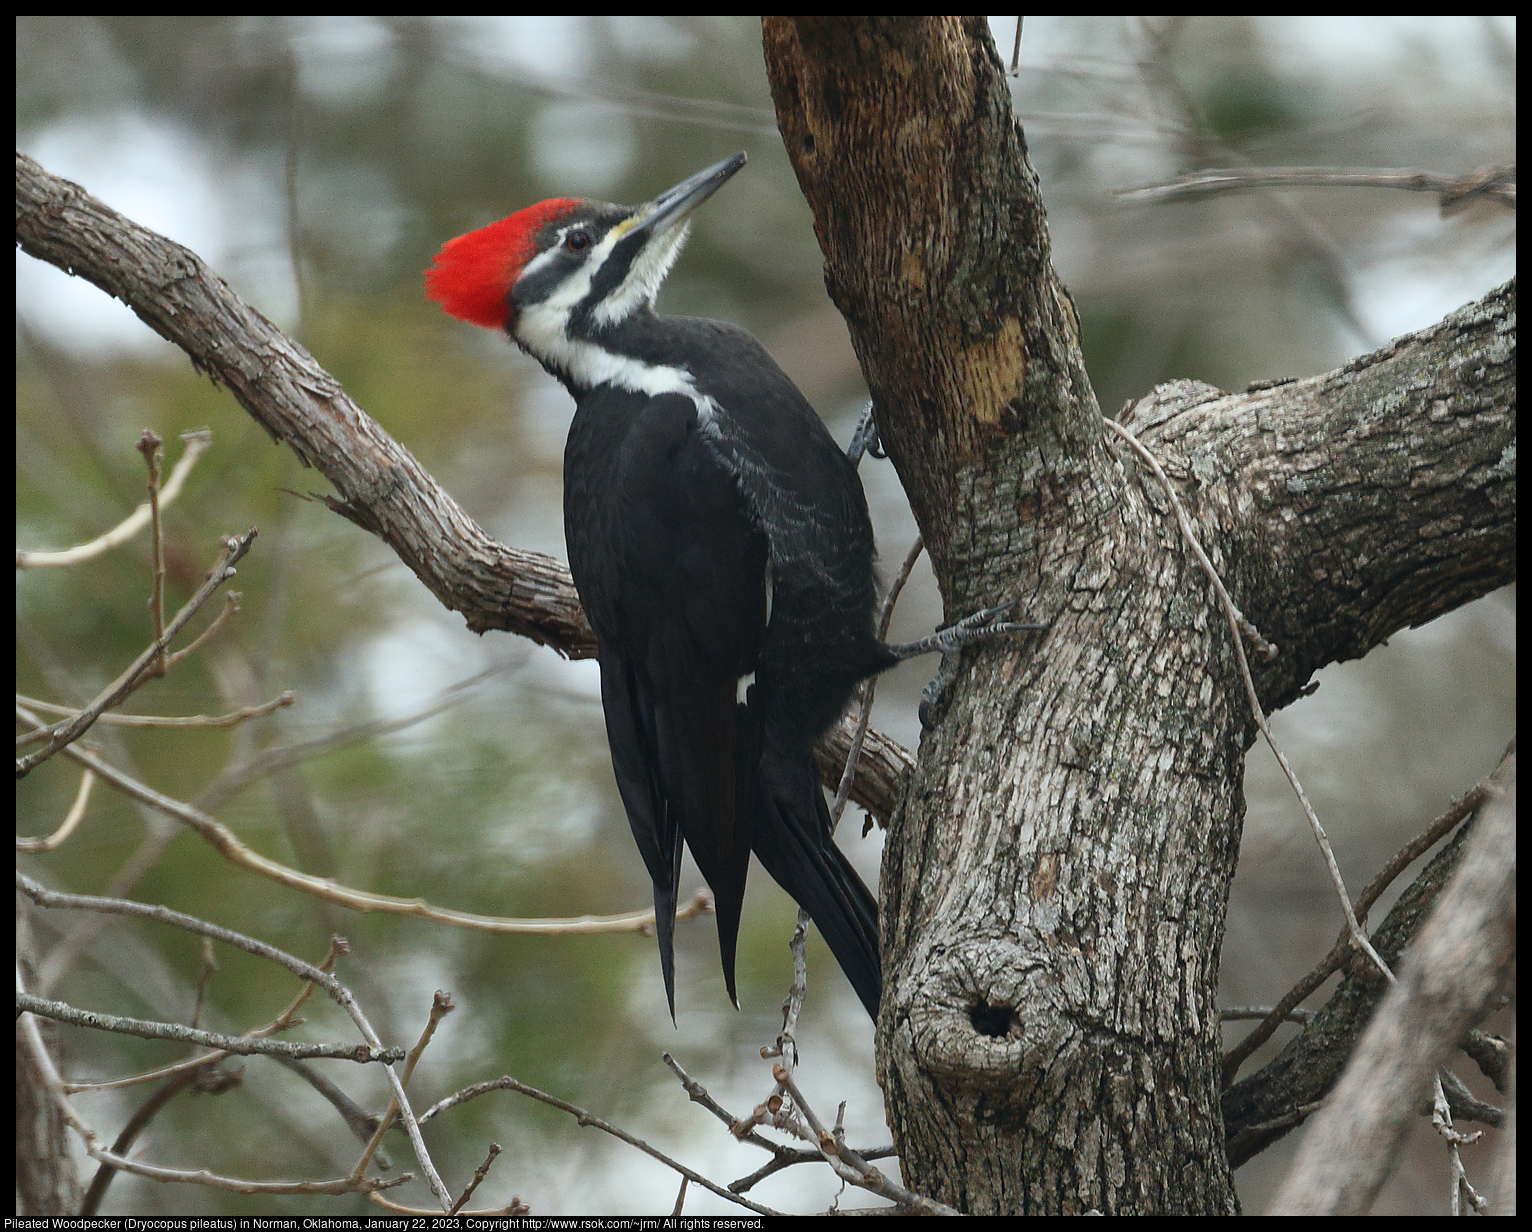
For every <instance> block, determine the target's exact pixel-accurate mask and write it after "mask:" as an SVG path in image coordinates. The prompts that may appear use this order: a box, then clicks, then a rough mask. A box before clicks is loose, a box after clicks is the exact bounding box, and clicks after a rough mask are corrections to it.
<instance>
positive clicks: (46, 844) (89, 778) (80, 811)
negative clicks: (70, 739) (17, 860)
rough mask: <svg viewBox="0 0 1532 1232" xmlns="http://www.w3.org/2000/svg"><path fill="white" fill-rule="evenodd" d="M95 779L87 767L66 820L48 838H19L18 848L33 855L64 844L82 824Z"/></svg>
mask: <svg viewBox="0 0 1532 1232" xmlns="http://www.w3.org/2000/svg"><path fill="white" fill-rule="evenodd" d="M71 713H72V712H71ZM95 781H96V772H95V771H94V770H91V769H90V768H89V767H87V768H86V769H85V770H84V771H82V772H81V774H80V786H79V789H78V790H77V791H76V792H75V796H74V803H73V804H71V805H70V806H69V812H67V813H65V814H64V820H63V821H61V822H60V823H59V828H58V829H57V830H55V831H54V832H53V833H52V834H50V835H48V837H47V838H18V839H17V840H16V850H17V851H20V852H24V853H26V854H28V855H33V854H35V853H37V852H41V851H53V850H54V849H55V848H57V847H61V846H63V844H64V842H65V841H66V840H67V839H68V838H69V836H70V835H71V834H73V833H74V828H75V827H76V826H77V825H79V824H80V819H81V818H82V817H84V816H85V808H86V805H88V804H89V803H90V788H91V784H92V783H94V782H95Z"/></svg>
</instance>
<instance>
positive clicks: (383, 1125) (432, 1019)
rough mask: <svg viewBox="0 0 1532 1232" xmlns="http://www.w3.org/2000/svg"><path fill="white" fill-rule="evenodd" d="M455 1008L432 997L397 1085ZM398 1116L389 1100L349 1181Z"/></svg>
mask: <svg viewBox="0 0 1532 1232" xmlns="http://www.w3.org/2000/svg"><path fill="white" fill-rule="evenodd" d="M455 1008H457V1007H456V1006H454V1005H453V1004H452V997H451V996H450V995H449V994H447V993H444V992H442V991H441V990H440V989H438V990H437V992H436V995H435V996H434V997H433V998H432V999H431V1012H430V1014H428V1015H427V1016H426V1025H425V1026H424V1028H422V1030H421V1033H420V1038H419V1039H418V1040H416V1041H415V1046H414V1047H413V1048H411V1049H410V1051H409V1056H408V1058H407V1059H406V1060H405V1063H404V1073H402V1074H400V1075H399V1082H400V1084H401V1085H403V1084H408V1082H409V1080H410V1078H411V1076H412V1075H413V1074H414V1073H415V1066H416V1064H417V1063H418V1062H419V1060H420V1057H421V1054H422V1053H423V1052H425V1050H426V1045H427V1044H429V1043H430V1042H431V1037H432V1036H433V1035H435V1034H436V1027H437V1024H439V1023H440V1022H441V1020H442V1019H443V1018H445V1017H446V1016H447V1015H448V1014H450V1013H451V1012H452V1011H453V1010H454V1009H455ZM398 1115H399V1104H398V1101H397V1100H390V1101H389V1103H388V1107H387V1108H385V1109H384V1110H383V1115H382V1116H381V1117H379V1118H378V1127H377V1128H376V1129H375V1130H373V1131H372V1137H371V1138H370V1139H368V1141H367V1143H366V1145H365V1146H364V1147H363V1148H362V1153H361V1156H360V1157H359V1158H358V1159H357V1161H356V1163H355V1165H353V1167H352V1169H351V1175H352V1177H354V1178H360V1177H362V1176H363V1175H365V1174H366V1172H367V1164H368V1162H369V1161H370V1160H371V1159H372V1157H373V1155H374V1154H375V1153H376V1151H377V1149H378V1147H379V1146H380V1145H381V1144H382V1142H383V1135H384V1134H386V1133H387V1132H388V1131H389V1129H390V1128H391V1127H392V1125H393V1123H394V1119H395V1118H396V1117H397V1116H398ZM491 1158H493V1156H491ZM466 1200H467V1197H466V1195H465V1196H464V1198H463V1199H461V1200H460V1201H459V1202H458V1203H457V1205H458V1206H461V1205H462V1202H464V1201H466Z"/></svg>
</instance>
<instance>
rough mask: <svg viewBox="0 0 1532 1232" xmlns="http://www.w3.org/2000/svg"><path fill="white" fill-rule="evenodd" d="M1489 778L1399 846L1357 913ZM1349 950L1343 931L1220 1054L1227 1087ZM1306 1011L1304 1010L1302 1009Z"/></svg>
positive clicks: (1483, 795) (1476, 801)
mask: <svg viewBox="0 0 1532 1232" xmlns="http://www.w3.org/2000/svg"><path fill="white" fill-rule="evenodd" d="M1488 789H1489V779H1488V778H1485V779H1483V780H1482V781H1481V782H1479V783H1478V784H1477V785H1476V786H1474V787H1473V788H1472V789H1470V790H1469V791H1468V792H1466V793H1465V794H1464V795H1462V796H1461V797H1459V798H1458V799H1457V800H1454V801H1453V802H1452V804H1451V806H1450V807H1449V808H1448V809H1447V811H1446V812H1444V813H1443V814H1442V815H1441V816H1440V817H1438V818H1436V819H1435V820H1434V821H1432V822H1431V824H1430V825H1428V826H1427V827H1426V828H1425V829H1424V830H1422V831H1421V832H1420V833H1419V834H1417V835H1416V836H1415V837H1414V838H1413V839H1411V840H1410V841H1409V842H1408V843H1406V844H1405V845H1404V846H1403V847H1401V848H1400V849H1399V850H1398V851H1397V852H1396V853H1395V854H1394V856H1393V858H1392V859H1390V860H1389V861H1388V863H1387V864H1385V865H1384V866H1383V867H1382V868H1381V869H1379V870H1378V873H1377V875H1376V876H1374V877H1373V879H1372V880H1371V881H1370V882H1369V883H1368V885H1367V888H1366V889H1365V890H1363V891H1362V893H1361V895H1360V897H1358V899H1357V904H1356V909H1357V914H1358V915H1359V916H1360V917H1361V918H1362V919H1364V920H1365V919H1366V918H1367V913H1368V911H1369V910H1370V909H1371V908H1372V905H1373V903H1375V902H1377V901H1378V898H1379V896H1380V895H1381V894H1382V893H1383V891H1384V890H1386V889H1387V888H1388V887H1389V886H1390V885H1391V884H1392V883H1393V881H1394V879H1395V878H1396V877H1398V876H1399V874H1400V873H1402V872H1403V871H1404V870H1405V869H1406V868H1408V867H1409V866H1410V865H1411V864H1413V863H1414V862H1415V861H1416V860H1417V859H1419V858H1420V857H1421V856H1422V855H1424V854H1425V853H1426V852H1427V851H1428V850H1430V849H1431V848H1432V847H1433V846H1435V844H1436V842H1437V840H1438V839H1440V838H1442V837H1443V836H1444V835H1446V834H1447V833H1448V832H1449V831H1451V830H1452V829H1453V828H1454V827H1456V826H1458V825H1459V824H1460V823H1461V822H1463V821H1464V820H1465V819H1466V818H1468V817H1469V816H1471V815H1472V814H1473V811H1474V810H1475V809H1477V808H1478V807H1479V806H1480V805H1481V804H1482V803H1483V802H1484V801H1485V800H1486V799H1487V798H1488V796H1487V792H1488ZM1350 954H1351V938H1350V935H1349V934H1348V933H1347V932H1346V931H1344V930H1343V931H1342V932H1341V935H1340V936H1339V937H1338V938H1337V939H1336V941H1335V944H1334V945H1333V946H1332V947H1331V948H1330V952H1329V953H1328V954H1326V955H1325V956H1324V957H1323V958H1321V959H1320V960H1319V962H1318V963H1316V964H1315V965H1314V968H1313V970H1311V971H1310V972H1309V973H1308V974H1307V975H1305V976H1304V977H1303V978H1302V979H1301V980H1299V981H1298V982H1297V983H1296V984H1294V985H1293V986H1292V987H1291V988H1290V989H1288V990H1287V992H1286V993H1285V994H1284V995H1283V997H1282V999H1281V1000H1280V1001H1278V1002H1277V1003H1276V1005H1274V1006H1272V1007H1271V1009H1270V1011H1269V1012H1268V1013H1267V1014H1266V1016H1265V1018H1264V1019H1263V1020H1262V1022H1261V1024H1260V1025H1259V1026H1257V1027H1256V1028H1255V1029H1254V1030H1253V1031H1251V1032H1250V1033H1249V1034H1248V1035H1246V1036H1245V1037H1244V1038H1243V1039H1241V1040H1240V1041H1239V1043H1237V1044H1235V1045H1234V1047H1233V1048H1231V1049H1229V1051H1228V1052H1227V1053H1225V1054H1224V1058H1223V1063H1222V1064H1223V1085H1224V1086H1225V1087H1230V1086H1232V1085H1233V1084H1234V1079H1235V1077H1236V1075H1238V1073H1239V1067H1240V1066H1241V1065H1243V1064H1244V1063H1245V1061H1246V1060H1247V1059H1248V1058H1249V1057H1250V1055H1251V1054H1252V1053H1254V1052H1255V1050H1256V1049H1257V1048H1259V1047H1260V1046H1261V1045H1262V1044H1264V1043H1265V1042H1266V1041H1267V1040H1268V1039H1270V1038H1271V1036H1272V1033H1273V1032H1274V1031H1276V1029H1277V1027H1278V1026H1279V1025H1281V1023H1282V1022H1283V1021H1284V1020H1286V1019H1287V1018H1288V1017H1290V1016H1292V1015H1294V1014H1296V1013H1298V1012H1299V1011H1298V1010H1297V1008H1296V1007H1297V1006H1298V1005H1300V1004H1302V1003H1303V1001H1304V1000H1306V999H1307V998H1308V996H1309V994H1310V993H1312V992H1313V991H1314V990H1315V989H1316V988H1318V987H1319V986H1320V985H1321V984H1323V983H1324V982H1325V981H1326V980H1327V979H1329V978H1330V976H1331V975H1333V974H1334V973H1335V972H1336V971H1338V970H1340V968H1341V967H1342V966H1343V965H1344V964H1345V962H1346V959H1347V958H1348V957H1349V956H1350ZM1305 1012H1306V1011H1305Z"/></svg>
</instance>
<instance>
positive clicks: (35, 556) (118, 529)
mask: <svg viewBox="0 0 1532 1232" xmlns="http://www.w3.org/2000/svg"><path fill="white" fill-rule="evenodd" d="M181 439H182V440H183V441H184V442H185V443H186V449H185V452H183V453H182V454H181V457H180V459H179V460H178V461H177V462H176V464H175V466H174V467H172V468H171V471H170V478H169V479H167V480H166V481H165V486H164V487H163V488H161V489H160V493H159V505H160V508H162V509H163V508H164V507H165V506H166V505H168V504H170V503H171V502H172V501H174V500H175V498H176V497H177V496H179V495H180V494H181V487H182V485H183V484H184V483H185V482H186V477H187V476H188V475H189V474H191V469H192V467H193V466H194V465H196V462H197V459H198V458H199V457H201V456H202V454H203V453H204V452H205V451H206V450H207V449H208V447H209V446H211V445H212V443H213V434H212V433H211V432H209V431H207V430H206V429H203V430H201V431H198V432H183V433H182V434H181ZM148 524H149V502H148V501H145V502H144V503H143V504H142V505H140V506H139V507H138V508H137V509H135V510H134V511H133V512H132V513H130V514H129V515H128V516H127V517H126V518H124V519H123V520H122V521H121V522H119V523H118V524H117V525H116V526H114V527H113V528H112V529H111V530H109V531H107V532H106V533H105V534H104V535H98V536H97V537H96V538H94V539H92V540H90V542H88V543H81V544H77V545H76V546H75V547H72V548H64V549H63V550H61V551H57V552H22V551H17V553H16V568H18V569H41V568H58V567H61V566H64V565H74V564H78V563H79V562H80V561H83V560H90V559H91V558H93V557H96V556H100V555H102V554H103V553H105V552H108V551H110V550H111V549H112V548H115V547H117V546H118V545H119V544H122V543H126V542H127V541H128V540H129V539H131V538H132V537H133V536H134V535H136V534H138V532H139V531H141V530H143V528H144V527H145V526H147V525H148Z"/></svg>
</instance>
